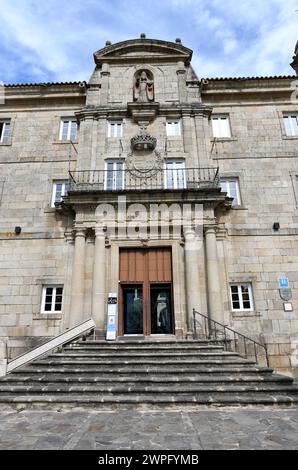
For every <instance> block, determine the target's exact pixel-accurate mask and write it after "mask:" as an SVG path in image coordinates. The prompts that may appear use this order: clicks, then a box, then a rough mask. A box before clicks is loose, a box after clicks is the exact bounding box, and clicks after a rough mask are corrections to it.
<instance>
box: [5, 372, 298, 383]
mask: <svg viewBox="0 0 298 470" xmlns="http://www.w3.org/2000/svg"><path fill="white" fill-rule="evenodd" d="M29 382H30V384H36V383H45V384H46V383H54V382H55V383H57V384H65V383H77V384H79V383H90V384H92V383H101V384H106V385H109V384H111V383H112V384H115V383H131V384H132V383H136V382H138V383H143V384H151V383H158V384H163V383H167V384H177V383H179V384H184V385H185V384H188V383H213V384H222V383H236V384H241V383H251V384H254V385H256V384H258V383H276V382H277V383H285V384H292V382H293V379H292V378H291V377H287V376H284V375H276V374H272V375H271V374H264V375H260V374H259V375H257V374H255V375H253V374H251V375H245V374H240V375H239V374H238V375H236V374H231V373H230V374H229V375H228V374H226V375H225V374H217V375H211V374H209V373H207V374H193V375H187V374H179V375H176V374H175V375H172V374H162V375H158V374H157V375H150V374H148V373H143V374H141V373H140V374H126V375H122V376H116V377H115V376H114V375H112V374H101V375H100V376H98V375H97V374H93V373H92V374H88V375H87V374H84V375H79V374H74V375H70V374H68V375H65V374H64V375H61V374H56V375H55V374H44V375H40V374H36V375H34V374H31V375H24V374H9V375H8V376H6V377H5V378H4V379H3V381H2V382H0V385H1V384H2V383H15V384H20V385H22V384H24V383H29Z"/></svg>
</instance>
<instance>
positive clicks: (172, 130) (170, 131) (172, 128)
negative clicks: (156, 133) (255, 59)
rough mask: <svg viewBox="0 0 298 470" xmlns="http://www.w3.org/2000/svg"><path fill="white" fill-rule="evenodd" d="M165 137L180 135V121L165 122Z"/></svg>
mask: <svg viewBox="0 0 298 470" xmlns="http://www.w3.org/2000/svg"><path fill="white" fill-rule="evenodd" d="M166 131H167V136H169V137H170V136H179V135H181V129H180V121H167V122H166Z"/></svg>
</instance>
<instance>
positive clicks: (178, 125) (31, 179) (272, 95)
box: [0, 35, 298, 373]
mask: <svg viewBox="0 0 298 470" xmlns="http://www.w3.org/2000/svg"><path fill="white" fill-rule="evenodd" d="M191 58H192V51H191V50H190V49H188V48H187V47H185V46H184V45H182V43H181V41H180V40H179V39H177V40H176V42H173V43H172V42H165V41H161V40H151V39H146V37H145V36H144V35H141V37H140V38H139V39H134V40H128V41H124V42H120V43H117V44H111V43H109V42H107V43H106V46H105V47H104V48H103V49H100V50H99V51H97V52H96V53H95V54H94V60H95V69H94V72H93V74H92V76H91V78H90V80H89V82H88V83H86V82H82V83H42V84H19V85H6V86H5V90H4V91H5V95H4V98H5V99H4V100H3V103H2V104H0V142H1V143H0V337H1V338H2V339H3V340H4V341H5V342H6V344H7V345H8V351H9V355H10V357H15V356H16V355H18V354H20V353H21V352H23V351H24V350H27V349H30V348H31V347H32V346H33V345H35V344H36V343H38V342H39V341H44V340H45V338H46V337H54V336H56V335H58V334H59V333H60V332H62V331H65V330H66V329H68V328H70V327H72V326H74V325H76V324H79V323H80V322H82V321H84V319H88V318H90V317H92V318H93V319H94V320H95V322H96V325H97V329H98V334H99V335H100V334H101V335H103V336H104V335H105V331H106V328H107V305H108V295H109V294H110V293H112V294H113V296H114V297H116V299H117V303H118V319H117V336H118V337H119V336H120V337H122V336H123V335H134V336H135V335H140V336H138V337H141V338H144V340H146V339H147V338H148V337H152V336H153V335H155V336H159V335H168V336H170V337H176V338H179V339H181V338H191V337H192V334H193V309H196V310H197V311H199V312H201V313H203V314H205V315H208V316H209V318H210V319H212V320H215V321H218V322H219V323H222V324H225V325H229V326H230V327H232V328H234V329H235V330H237V331H240V332H241V333H243V334H245V335H247V336H249V337H252V338H254V339H256V340H258V341H261V342H265V343H266V344H267V347H268V352H269V355H270V365H271V366H272V367H274V368H276V369H278V370H280V371H283V372H286V373H290V372H291V370H292V369H293V367H295V365H296V362H297V342H298V318H297V313H296V312H297V307H298V252H297V249H298V237H297V235H298V212H297V210H298V159H297V157H298V151H297V140H298V102H297V78H296V76H281V77H279V76H277V77H254V78H213V79H200V78H198V76H197V75H196V73H195V71H194V70H193V68H192V66H191ZM297 60H298V59H297V48H296V51H295V56H294V61H293V63H292V64H291V65H292V67H293V68H294V69H295V71H296V73H297ZM199 72H200V74H203V73H204V71H201V70H200V71H199ZM295 360H296V362H295Z"/></svg>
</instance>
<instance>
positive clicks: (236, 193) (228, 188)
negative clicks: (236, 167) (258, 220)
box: [219, 178, 241, 206]
mask: <svg viewBox="0 0 298 470" xmlns="http://www.w3.org/2000/svg"><path fill="white" fill-rule="evenodd" d="M219 184H220V187H221V189H222V191H224V192H225V193H228V196H229V197H233V198H234V199H233V202H232V205H233V206H240V205H241V198H240V190H239V181H238V180H237V179H236V178H234V179H221V180H220V183H219Z"/></svg>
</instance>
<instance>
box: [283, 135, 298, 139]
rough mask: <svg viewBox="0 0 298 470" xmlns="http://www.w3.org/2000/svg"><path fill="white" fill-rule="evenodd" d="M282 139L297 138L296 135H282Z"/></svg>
mask: <svg viewBox="0 0 298 470" xmlns="http://www.w3.org/2000/svg"><path fill="white" fill-rule="evenodd" d="M282 139H283V140H298V135H283V136H282Z"/></svg>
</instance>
